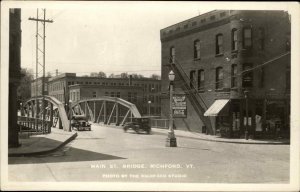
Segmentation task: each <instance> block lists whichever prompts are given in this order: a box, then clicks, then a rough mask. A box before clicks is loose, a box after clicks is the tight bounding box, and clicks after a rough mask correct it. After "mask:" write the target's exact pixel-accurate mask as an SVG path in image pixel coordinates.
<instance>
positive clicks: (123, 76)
mask: <svg viewBox="0 0 300 192" xmlns="http://www.w3.org/2000/svg"><path fill="white" fill-rule="evenodd" d="M120 76H121V78H128V77H129V75H128V74H127V73H121V74H120Z"/></svg>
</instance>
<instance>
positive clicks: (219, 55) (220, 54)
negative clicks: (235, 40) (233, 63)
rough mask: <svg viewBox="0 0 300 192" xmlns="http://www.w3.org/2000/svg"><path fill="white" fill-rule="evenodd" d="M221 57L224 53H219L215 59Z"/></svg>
mask: <svg viewBox="0 0 300 192" xmlns="http://www.w3.org/2000/svg"><path fill="white" fill-rule="evenodd" d="M221 56H224V53H219V54H216V55H215V57H221Z"/></svg>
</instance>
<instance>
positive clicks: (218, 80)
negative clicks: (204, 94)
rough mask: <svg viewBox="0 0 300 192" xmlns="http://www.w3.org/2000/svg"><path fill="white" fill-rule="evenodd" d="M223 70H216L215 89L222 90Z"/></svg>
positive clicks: (219, 68) (220, 68)
mask: <svg viewBox="0 0 300 192" xmlns="http://www.w3.org/2000/svg"><path fill="white" fill-rule="evenodd" d="M223 78H224V75H223V68H222V67H218V68H216V89H222V88H223Z"/></svg>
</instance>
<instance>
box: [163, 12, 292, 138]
mask: <svg viewBox="0 0 300 192" xmlns="http://www.w3.org/2000/svg"><path fill="white" fill-rule="evenodd" d="M289 19H290V18H289V15H288V13H286V12H284V11H242V10H241V11H232V10H216V11H211V12H208V13H206V14H203V15H199V16H197V17H194V18H191V19H188V20H186V21H183V22H180V23H177V24H175V25H172V26H170V27H167V28H165V29H162V30H161V32H160V36H161V46H162V64H161V77H162V92H167V91H168V87H169V81H168V73H169V72H170V70H175V75H176V78H175V82H174V86H175V92H176V93H185V94H187V96H188V101H187V118H184V119H176V120H175V126H176V127H177V128H181V129H187V130H191V131H196V132H208V133H209V134H221V135H224V136H229V137H245V135H248V136H249V135H250V136H256V137H259V136H260V135H268V134H270V135H272V134H273V135H274V134H278V135H283V136H288V135H289V130H290V129H289V116H290V52H289V51H290V31H291V24H290V20H289ZM162 109H163V110H162V115H163V116H165V117H168V114H169V110H168V109H169V98H168V97H167V96H165V97H164V98H162Z"/></svg>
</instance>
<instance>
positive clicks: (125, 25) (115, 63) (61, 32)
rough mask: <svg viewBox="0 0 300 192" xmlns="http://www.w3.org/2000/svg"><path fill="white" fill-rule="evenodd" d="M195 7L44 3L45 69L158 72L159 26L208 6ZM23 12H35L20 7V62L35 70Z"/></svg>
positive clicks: (30, 29)
mask: <svg viewBox="0 0 300 192" xmlns="http://www.w3.org/2000/svg"><path fill="white" fill-rule="evenodd" d="M199 7H201V6H200V4H199V3H196V2H190V3H167V2H166V3H158V4H155V3H151V2H143V3H134V2H129V3H128V2H127V3H120V2H119V3H118V4H116V3H114V2H109V3H105V2H102V3H99V4H97V6H93V7H90V6H88V7H80V9H78V7H73V8H69V7H66V8H59V7H54V8H46V19H51V20H53V21H54V22H53V23H48V24H46V74H47V72H50V73H52V75H54V74H55V70H56V69H58V71H59V72H60V73H64V72H74V73H77V75H78V76H81V75H89V74H90V73H91V72H99V71H103V72H105V73H106V74H107V75H109V74H111V73H114V74H120V73H122V72H127V73H138V74H142V75H144V76H150V75H151V74H158V75H160V64H161V42H160V30H161V29H163V28H165V27H168V26H170V25H173V24H175V23H178V22H180V21H183V20H186V19H189V18H191V17H195V16H197V15H199V13H205V12H207V11H211V9H209V8H208V9H200V8H199ZM40 13H41V10H40ZM29 17H36V9H32V8H26V9H22V24H21V27H22V49H21V50H22V57H21V63H22V67H23V68H31V69H33V72H34V73H35V66H36V56H35V55H36V53H35V52H36V49H35V47H36V38H35V33H36V22H35V21H30V20H28V18H29ZM39 26H40V27H39V29H40V30H39V32H40V33H41V34H42V32H43V30H42V27H41V26H42V25H41V24H39ZM40 42H41V39H40ZM40 46H41V47H42V44H40ZM39 59H40V62H42V54H40V57H39ZM40 69H41V68H40ZM39 74H40V75H42V72H41V71H40V70H39Z"/></svg>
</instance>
